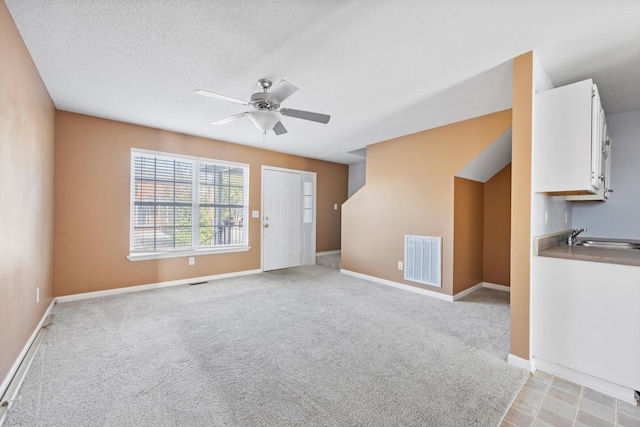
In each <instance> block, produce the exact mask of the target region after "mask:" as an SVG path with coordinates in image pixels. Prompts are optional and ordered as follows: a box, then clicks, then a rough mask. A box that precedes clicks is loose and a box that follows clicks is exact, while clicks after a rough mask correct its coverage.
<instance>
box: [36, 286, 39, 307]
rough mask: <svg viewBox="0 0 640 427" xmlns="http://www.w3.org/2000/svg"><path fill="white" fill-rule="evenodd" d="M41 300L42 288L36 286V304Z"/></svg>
mask: <svg viewBox="0 0 640 427" xmlns="http://www.w3.org/2000/svg"><path fill="white" fill-rule="evenodd" d="M39 302H40V288H36V304H37V303H39Z"/></svg>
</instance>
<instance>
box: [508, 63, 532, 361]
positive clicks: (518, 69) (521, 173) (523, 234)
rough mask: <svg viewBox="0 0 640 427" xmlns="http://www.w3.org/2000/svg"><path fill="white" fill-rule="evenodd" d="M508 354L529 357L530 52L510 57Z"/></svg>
mask: <svg viewBox="0 0 640 427" xmlns="http://www.w3.org/2000/svg"><path fill="white" fill-rule="evenodd" d="M512 96H513V134H512V135H513V136H512V149H513V154H512V161H511V167H512V171H511V354H513V355H515V356H517V357H520V358H522V359H525V360H529V300H530V298H529V288H530V270H531V135H532V134H531V131H532V113H533V52H528V53H525V54H523V55H520V56H518V57H516V58H514V60H513V95H512Z"/></svg>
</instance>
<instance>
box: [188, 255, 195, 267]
mask: <svg viewBox="0 0 640 427" xmlns="http://www.w3.org/2000/svg"><path fill="white" fill-rule="evenodd" d="M195 263H196V257H194V256H190V257H189V265H195Z"/></svg>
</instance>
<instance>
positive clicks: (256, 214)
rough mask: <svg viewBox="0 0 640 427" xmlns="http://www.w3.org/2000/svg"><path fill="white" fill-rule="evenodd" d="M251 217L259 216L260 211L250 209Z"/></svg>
mask: <svg viewBox="0 0 640 427" xmlns="http://www.w3.org/2000/svg"><path fill="white" fill-rule="evenodd" d="M251 218H260V211H251Z"/></svg>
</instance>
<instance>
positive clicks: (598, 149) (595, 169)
mask: <svg viewBox="0 0 640 427" xmlns="http://www.w3.org/2000/svg"><path fill="white" fill-rule="evenodd" d="M592 90H593V98H592V100H591V114H592V119H591V186H592V187H593V188H594V189H595V190H598V189H600V184H601V182H602V177H601V175H602V144H603V140H604V137H603V135H602V132H603V125H604V110H603V109H602V103H601V102H600V93H598V88H597V87H596V85H593V89H592Z"/></svg>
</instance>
